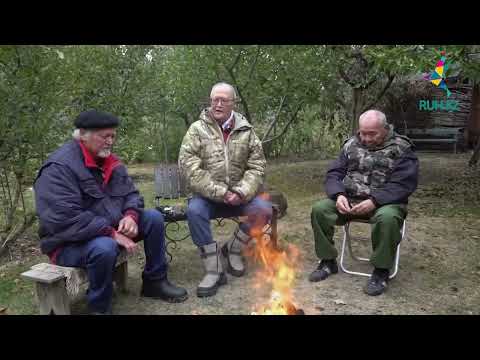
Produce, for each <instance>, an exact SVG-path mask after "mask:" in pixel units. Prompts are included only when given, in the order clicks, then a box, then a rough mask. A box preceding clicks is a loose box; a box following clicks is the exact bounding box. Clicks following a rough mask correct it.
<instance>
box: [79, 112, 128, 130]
mask: <svg viewBox="0 0 480 360" xmlns="http://www.w3.org/2000/svg"><path fill="white" fill-rule="evenodd" d="M119 123H120V121H119V120H118V118H117V117H116V116H113V115H112V114H109V113H105V112H101V111H96V110H89V111H84V112H82V113H80V115H78V117H77V118H76V119H75V122H74V124H75V127H76V128H78V129H105V128H114V127H117V126H118V125H119Z"/></svg>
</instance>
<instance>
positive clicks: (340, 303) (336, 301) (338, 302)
mask: <svg viewBox="0 0 480 360" xmlns="http://www.w3.org/2000/svg"><path fill="white" fill-rule="evenodd" d="M333 302H334V303H335V305H347V303H346V302H345V301H343V300H342V299H336V300H333Z"/></svg>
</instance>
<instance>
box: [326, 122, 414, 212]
mask: <svg viewBox="0 0 480 360" xmlns="http://www.w3.org/2000/svg"><path fill="white" fill-rule="evenodd" d="M417 184H418V159H417V157H416V155H415V153H414V152H413V144H412V142H411V141H410V140H409V139H408V138H407V137H405V136H401V135H398V134H397V133H395V132H394V131H393V129H390V131H389V133H388V135H387V137H386V140H385V141H384V143H383V144H382V145H380V146H378V147H376V148H370V149H368V148H367V147H366V146H364V145H362V143H361V142H360V139H359V137H358V136H354V137H352V138H350V139H348V140H347V141H346V142H345V143H344V145H343V148H342V151H341V153H340V156H339V157H338V159H337V160H336V161H334V162H333V164H332V165H331V166H330V168H329V169H328V171H327V177H326V180H325V188H326V192H327V195H328V197H329V198H331V199H332V200H336V198H337V196H338V195H339V194H345V195H346V196H347V197H348V198H349V199H352V200H353V202H357V201H360V200H365V199H368V198H370V199H372V200H373V201H374V203H375V205H377V206H381V205H386V204H406V203H408V197H409V196H410V195H411V194H412V193H413V192H414V191H415V189H416V188H417Z"/></svg>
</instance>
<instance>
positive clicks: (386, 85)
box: [363, 74, 395, 111]
mask: <svg viewBox="0 0 480 360" xmlns="http://www.w3.org/2000/svg"><path fill="white" fill-rule="evenodd" d="M394 79H395V74H393V75H392V74H388V81H387V83H386V84H385V86H384V88H383V89H382V91H380V92H379V94H378V96H377V98H376V99H375V100H374V101H372V102H371V103H370V104H368V106H366V107H365V108H364V110H363V111H367V110H368V109H370V108H371V107H373V106H374V105H375V104H376V103H377V102H378V101H379V100H380V99H381V98H382V97H383V95H385V93H386V92H387V90H388V88H389V87H390V85H392V82H393V80H394Z"/></svg>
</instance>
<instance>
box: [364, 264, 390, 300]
mask: <svg viewBox="0 0 480 360" xmlns="http://www.w3.org/2000/svg"><path fill="white" fill-rule="evenodd" d="M388 275H389V273H388V270H386V269H378V268H375V270H373V273H372V276H370V279H368V281H367V285H366V286H365V288H364V291H365V293H366V294H367V295H370V296H377V295H381V294H383V293H384V292H385V290H386V289H387V284H388Z"/></svg>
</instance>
